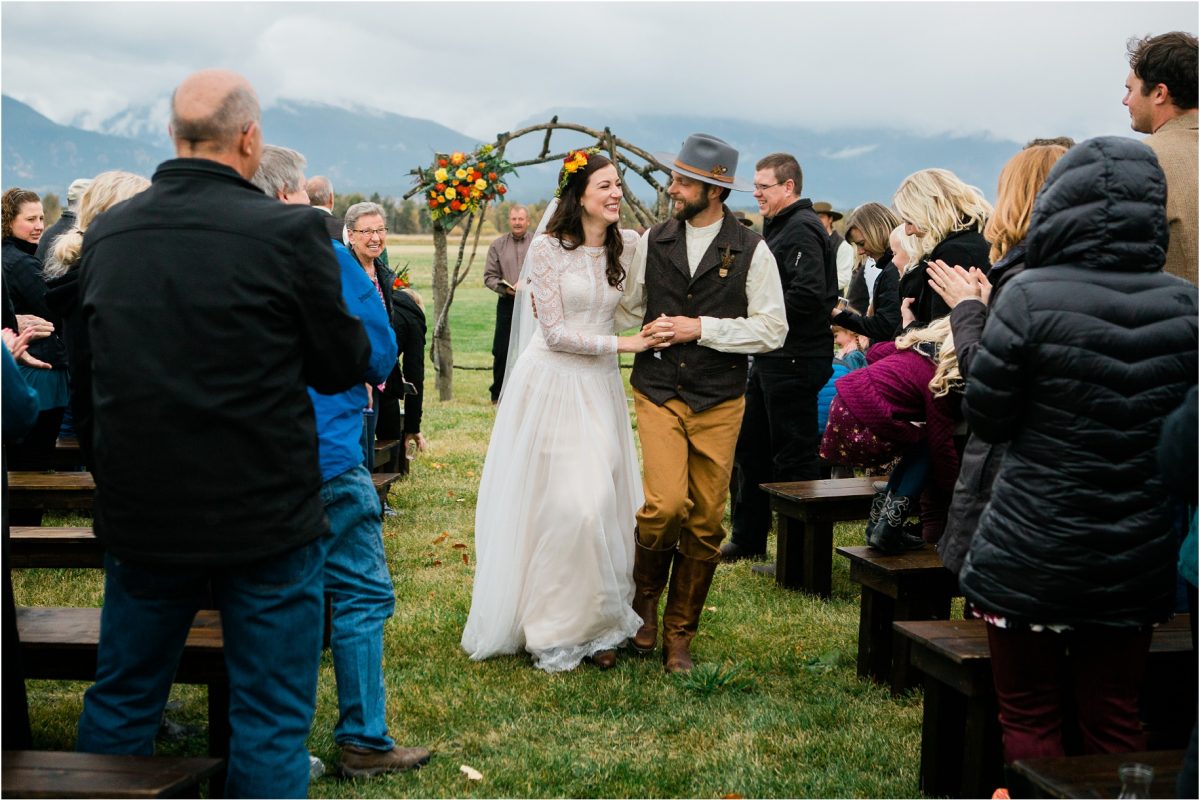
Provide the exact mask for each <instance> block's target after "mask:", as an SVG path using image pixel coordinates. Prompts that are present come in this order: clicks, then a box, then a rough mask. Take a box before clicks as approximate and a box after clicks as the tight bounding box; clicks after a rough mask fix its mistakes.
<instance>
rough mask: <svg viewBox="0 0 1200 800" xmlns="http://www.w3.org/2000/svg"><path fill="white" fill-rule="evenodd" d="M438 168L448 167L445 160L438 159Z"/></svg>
mask: <svg viewBox="0 0 1200 800" xmlns="http://www.w3.org/2000/svg"><path fill="white" fill-rule="evenodd" d="M438 166H439V167H445V166H449V165H448V164H447V163H446V159H444V158H439V159H438Z"/></svg>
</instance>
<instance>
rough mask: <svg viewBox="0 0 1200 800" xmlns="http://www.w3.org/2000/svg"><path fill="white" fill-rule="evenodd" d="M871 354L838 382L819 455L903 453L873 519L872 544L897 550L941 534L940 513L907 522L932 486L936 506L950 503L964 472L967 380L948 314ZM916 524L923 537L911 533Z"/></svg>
mask: <svg viewBox="0 0 1200 800" xmlns="http://www.w3.org/2000/svg"><path fill="white" fill-rule="evenodd" d="M867 360H868V362H869V363H868V364H867V366H866V367H865V368H863V369H857V370H854V371H852V372H850V373H848V374H846V375H845V376H843V377H841V378H839V379H838V381H837V383H836V384H835V386H836V389H837V394H836V396H835V397H834V398H833V402H832V404H831V405H830V408H829V422H828V425H827V427H826V429H825V435H824V437H823V439H822V440H821V457H822V458H824V459H826V460H827V461H829V462H831V463H835V464H850V465H852V466H857V467H880V466H884V465H886V464H889V463H892V462H893V461H895V460H896V459H897V458H899V459H900V463H899V464H898V465H897V466H896V467H895V469H893V470H892V474H891V477H890V478H889V479H888V488H887V489H886V490H885V491H883V492H880V493H879V494H877V495H876V498H875V502H874V503H873V504H872V509H871V521H870V522H869V523H868V524H867V544H869V545H871V546H872V547H874V548H876V549H878V550H882V551H883V552H885V553H897V552H900V551H902V550H906V549H913V548H918V547H921V546H922V545H923V544H924V542H926V541H930V542H934V541H936V540H937V538H938V537H939V536H940V535H941V515H940V514H936V513H929V514H922V520H923V521H922V523H920V524H918V525H913V526H909V525H905V521H906V519H907V518H908V517H909V516H910V514H915V513H916V512H917V501H918V499H919V498H920V497H921V495H922V494H923V493H924V492H925V490H926V489H927V488H928V489H930V490H931V494H930V499H931V509H933V508H936V507H938V506H940V507H941V508H942V509H944V508H945V507H946V504H947V503H948V502H949V498H950V490H951V488H952V487H953V486H954V478H955V476H956V475H958V451H957V450H956V449H955V446H954V430H955V427H956V426H957V424H958V419H959V398H960V393H961V387H962V379H961V376H960V375H959V372H958V363H957V359H956V356H955V350H954V337H953V335H952V334H951V331H950V321H949V320H948V319H946V318H944V317H943V318H942V319H939V320H936V321H935V322H934V323H933V324H931V325H929V326H928V327H925V328H913V329H911V330H909V331H908V332H906V333H905V334H903V335H902V336H900V338H899V339H897V340H896V341H895V342H891V341H888V342H883V343H881V344H877V345H875V346H874V347H872V348H871V350H870V352H869V353H868V354H867ZM927 484H928V486H927ZM939 498H940V500H939ZM918 529H919V530H920V533H921V535H920V536H917V535H915V533H913V531H915V530H918Z"/></svg>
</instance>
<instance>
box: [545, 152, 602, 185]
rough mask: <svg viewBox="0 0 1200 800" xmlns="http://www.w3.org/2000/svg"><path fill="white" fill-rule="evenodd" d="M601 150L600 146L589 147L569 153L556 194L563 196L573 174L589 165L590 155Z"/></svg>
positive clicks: (564, 162) (564, 161) (564, 160)
mask: <svg viewBox="0 0 1200 800" xmlns="http://www.w3.org/2000/svg"><path fill="white" fill-rule="evenodd" d="M599 152H600V148H599V147H589V148H587V149H586V150H572V151H571V152H569V153H567V157H566V158H564V159H563V166H562V178H560V179H559V181H558V189H557V190H556V191H555V192H554V196H555V197H562V193H563V189H565V188H567V181H569V180H571V176H572V175H574V174H575V173H576V172H578V171H579V170H581V169H583V168H584V167H586V166H587V163H588V156H594V155H595V154H596V153H599Z"/></svg>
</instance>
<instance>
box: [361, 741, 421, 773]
mask: <svg viewBox="0 0 1200 800" xmlns="http://www.w3.org/2000/svg"><path fill="white" fill-rule="evenodd" d="M429 756H430V753H429V751H428V750H426V749H425V748H424V747H400V746H396V747H393V748H392V749H391V750H369V749H367V748H365V747H355V746H354V745H352V744H344V745H342V764H341V770H342V774H343V775H345V776H346V777H348V778H369V777H370V776H372V775H380V774H382V773H384V772H403V771H404V770H406V769H415V768H417V767H419V766H421V765H422V764H424V763H425V762H426V761H428V760H429Z"/></svg>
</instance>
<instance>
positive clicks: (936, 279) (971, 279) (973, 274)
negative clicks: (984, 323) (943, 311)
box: [928, 259, 992, 308]
mask: <svg viewBox="0 0 1200 800" xmlns="http://www.w3.org/2000/svg"><path fill="white" fill-rule="evenodd" d="M928 275H929V288H931V289H933V290H934V291H935V292H937V293H938V294H939V295H940V296H941V298H942V299H943V300H945V301H946V305H948V306H950V307H951V308H954V307H955V306H957V305H958V304H959V303H961V302H962V301H963V300H978V301H980V302H981V303H983V304H984V305H987V301H988V298H989V297H990V296H991V290H992V284H991V283H990V282H989V281H988V279H987V276H986V275H984V274H983V272H982V271H981V270H979V269H978V268H977V267H971V269H970V270H965V269H963V268H962V267H960V266H954V267H951V266H949V265H948V264H947V263H946V262H945V261H942V260H941V259H938V260H937V261H930V262H929V267H928Z"/></svg>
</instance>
